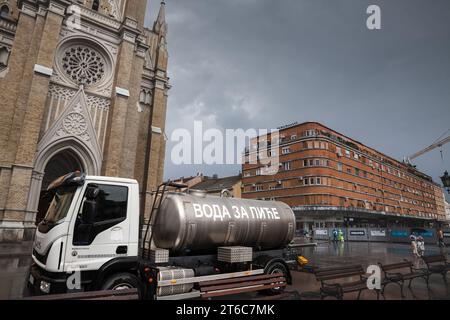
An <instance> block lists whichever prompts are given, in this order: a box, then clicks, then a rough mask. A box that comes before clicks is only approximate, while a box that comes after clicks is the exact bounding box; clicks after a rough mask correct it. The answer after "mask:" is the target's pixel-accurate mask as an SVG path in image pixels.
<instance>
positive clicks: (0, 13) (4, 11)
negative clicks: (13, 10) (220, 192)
mask: <svg viewBox="0 0 450 320" xmlns="http://www.w3.org/2000/svg"><path fill="white" fill-rule="evenodd" d="M7 16H9V8H8V6H7V5H6V4H5V5H3V6H2V7H1V9H0V17H2V18H6V17H7Z"/></svg>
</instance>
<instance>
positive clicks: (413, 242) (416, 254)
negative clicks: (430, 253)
mask: <svg viewBox="0 0 450 320" xmlns="http://www.w3.org/2000/svg"><path fill="white" fill-rule="evenodd" d="M409 239H410V240H411V250H412V254H413V256H414V258H417V257H419V252H418V251H417V238H416V236H415V235H413V234H412V235H410V236H409Z"/></svg>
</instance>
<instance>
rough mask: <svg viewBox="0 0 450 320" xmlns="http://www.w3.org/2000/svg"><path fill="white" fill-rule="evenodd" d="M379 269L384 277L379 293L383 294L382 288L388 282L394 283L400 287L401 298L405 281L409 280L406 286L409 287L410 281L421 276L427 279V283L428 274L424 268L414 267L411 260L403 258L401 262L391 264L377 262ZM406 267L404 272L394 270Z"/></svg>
mask: <svg viewBox="0 0 450 320" xmlns="http://www.w3.org/2000/svg"><path fill="white" fill-rule="evenodd" d="M378 265H379V266H380V268H381V270H382V271H383V273H384V279H383V280H382V283H381V285H382V290H381V294H382V295H383V296H384V289H385V288H386V286H387V285H388V284H390V283H395V284H397V285H398V286H399V287H400V293H401V295H402V298H403V297H404V296H405V295H404V294H403V286H404V283H405V281H408V280H409V284H408V288H411V283H412V281H413V280H414V279H416V278H423V279H424V280H425V281H427V285H428V274H427V271H426V270H423V269H415V268H414V266H413V263H412V262H411V261H407V260H404V261H403V262H398V263H392V264H381V263H378ZM402 269H403V270H404V269H407V270H408V271H406V272H394V271H400V270H402Z"/></svg>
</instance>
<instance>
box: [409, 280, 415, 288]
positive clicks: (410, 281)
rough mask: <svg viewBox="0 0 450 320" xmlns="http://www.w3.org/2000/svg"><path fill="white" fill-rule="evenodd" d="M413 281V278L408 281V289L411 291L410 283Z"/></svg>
mask: <svg viewBox="0 0 450 320" xmlns="http://www.w3.org/2000/svg"><path fill="white" fill-rule="evenodd" d="M413 280H414V278H413V279H411V280H409V284H408V288H410V289H411V283H412V281H413Z"/></svg>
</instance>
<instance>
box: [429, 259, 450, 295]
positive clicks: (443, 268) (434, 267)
mask: <svg viewBox="0 0 450 320" xmlns="http://www.w3.org/2000/svg"><path fill="white" fill-rule="evenodd" d="M422 260H423V261H424V262H425V264H426V265H427V272H428V274H427V286H428V287H429V285H428V282H429V278H430V276H431V275H432V274H433V273H439V274H441V275H442V277H443V278H444V282H445V283H447V272H448V271H449V270H450V264H449V263H448V262H447V258H446V257H445V255H443V254H440V255H435V256H423V257H422Z"/></svg>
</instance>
